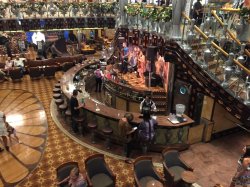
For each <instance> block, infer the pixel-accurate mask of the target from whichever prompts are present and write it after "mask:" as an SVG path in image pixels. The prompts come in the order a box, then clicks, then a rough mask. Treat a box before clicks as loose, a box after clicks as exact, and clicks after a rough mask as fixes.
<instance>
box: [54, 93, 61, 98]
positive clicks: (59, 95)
mask: <svg viewBox="0 0 250 187" xmlns="http://www.w3.org/2000/svg"><path fill="white" fill-rule="evenodd" d="M53 98H54V99H60V98H61V94H59V93H55V94H53Z"/></svg>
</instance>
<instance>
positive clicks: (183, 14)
mask: <svg viewBox="0 0 250 187" xmlns="http://www.w3.org/2000/svg"><path fill="white" fill-rule="evenodd" d="M182 16H183V17H184V18H186V19H187V20H188V21H191V19H190V18H189V17H188V16H187V15H186V14H185V13H184V12H182ZM194 29H195V30H196V31H197V32H198V33H199V34H200V35H201V36H202V37H203V38H204V39H205V40H207V39H208V36H207V35H206V34H205V33H204V32H202V31H201V30H200V28H199V27H197V26H196V25H195V26H194ZM212 46H213V47H214V48H216V49H217V50H219V51H220V52H221V53H222V54H223V55H225V56H226V57H228V53H227V52H226V51H224V50H223V49H222V48H221V47H219V46H218V45H217V44H216V43H214V42H212ZM234 63H235V64H236V65H238V66H239V67H241V68H242V69H243V70H244V71H245V72H246V73H247V74H248V75H250V70H249V69H247V68H246V67H245V66H243V65H242V64H241V63H239V62H238V61H237V60H235V59H234Z"/></svg>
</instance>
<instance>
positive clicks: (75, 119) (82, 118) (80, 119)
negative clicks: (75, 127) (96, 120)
mask: <svg viewBox="0 0 250 187" xmlns="http://www.w3.org/2000/svg"><path fill="white" fill-rule="evenodd" d="M73 120H74V121H75V122H78V123H82V122H83V121H84V117H81V116H78V117H73Z"/></svg>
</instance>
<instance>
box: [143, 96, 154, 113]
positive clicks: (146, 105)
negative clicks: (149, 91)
mask: <svg viewBox="0 0 250 187" xmlns="http://www.w3.org/2000/svg"><path fill="white" fill-rule="evenodd" d="M140 111H141V113H142V114H144V113H152V112H154V111H156V105H155V102H154V101H153V100H152V99H151V97H150V96H149V95H146V96H145V98H144V99H143V100H142V102H141V103H140Z"/></svg>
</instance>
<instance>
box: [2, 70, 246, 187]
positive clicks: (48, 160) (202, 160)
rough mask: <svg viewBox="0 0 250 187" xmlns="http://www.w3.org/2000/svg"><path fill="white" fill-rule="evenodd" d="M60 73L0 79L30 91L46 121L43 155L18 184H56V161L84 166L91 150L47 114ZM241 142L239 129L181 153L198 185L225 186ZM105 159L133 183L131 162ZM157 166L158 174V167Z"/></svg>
mask: <svg viewBox="0 0 250 187" xmlns="http://www.w3.org/2000/svg"><path fill="white" fill-rule="evenodd" d="M61 75H62V73H61V72H57V73H56V78H54V79H46V78H41V79H38V80H30V78H29V76H28V75H25V76H24V78H23V80H22V81H21V82H15V83H14V82H12V81H5V82H3V83H0V87H1V89H22V90H26V91H29V92H32V93H33V94H34V95H35V96H36V97H37V98H38V99H39V100H40V101H41V102H42V103H43V106H44V109H45V112H46V116H47V121H48V138H47V143H46V149H45V153H44V155H43V158H42V159H41V161H40V163H39V164H38V166H37V168H36V169H35V170H34V171H33V172H32V173H31V174H29V175H28V177H26V178H25V179H24V180H23V181H21V182H20V183H19V184H18V185H17V186H19V187H33V186H39V187H40V186H41V187H42V186H44V187H48V186H56V168H57V167H58V166H59V165H61V164H62V163H64V162H67V161H77V162H78V163H79V165H80V167H81V170H84V168H83V166H84V159H85V158H87V157H88V156H90V155H91V154H94V153H95V152H94V151H92V150H90V149H88V148H85V147H83V146H81V145H79V144H77V143H76V142H74V141H73V140H71V139H70V138H69V137H67V136H66V135H65V134H63V133H62V132H61V131H60V129H59V128H58V127H57V126H56V124H55V123H54V122H53V120H52V118H51V115H50V103H51V99H52V94H53V93H52V89H53V86H54V84H55V83H56V82H57V80H58V79H60V77H61ZM245 144H250V136H249V134H247V133H244V132H239V133H235V134H232V135H228V136H225V137H223V138H220V139H217V140H215V141H212V142H210V143H198V144H194V145H192V146H191V147H190V149H189V150H187V151H184V152H182V153H181V156H182V158H183V159H184V160H185V161H186V162H187V163H188V164H190V165H191V166H192V167H193V168H194V172H195V173H196V175H197V176H198V178H199V179H198V181H197V183H198V184H199V185H201V186H203V187H212V186H215V184H218V183H219V184H222V185H223V186H224V187H228V185H229V183H230V180H231V177H232V176H233V175H234V173H235V170H236V166H237V160H238V158H239V155H240V153H241V149H242V147H243V145H245ZM1 154H2V153H0V156H1ZM105 160H106V162H107V163H108V165H109V166H110V168H111V170H112V171H113V172H114V173H115V174H116V175H117V185H116V186H117V187H132V186H134V184H133V171H132V165H129V164H125V163H124V161H122V160H118V159H115V158H112V157H109V156H105ZM0 167H1V166H0ZM157 170H159V171H160V172H161V174H162V170H161V168H157ZM0 186H1V184H0Z"/></svg>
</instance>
